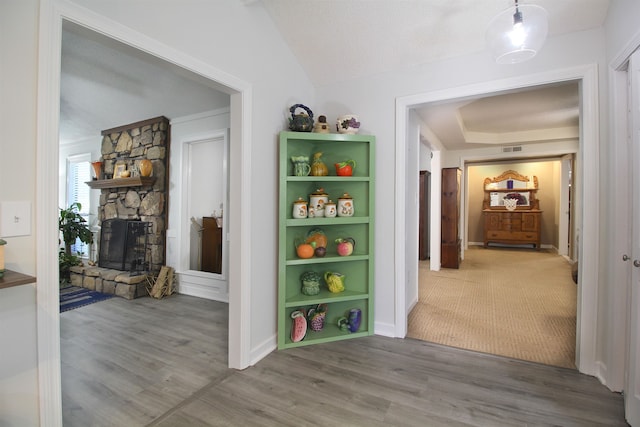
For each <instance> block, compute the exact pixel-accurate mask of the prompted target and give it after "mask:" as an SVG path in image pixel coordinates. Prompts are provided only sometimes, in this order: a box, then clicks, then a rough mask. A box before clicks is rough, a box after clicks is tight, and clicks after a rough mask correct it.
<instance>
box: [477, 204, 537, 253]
mask: <svg viewBox="0 0 640 427" xmlns="http://www.w3.org/2000/svg"><path fill="white" fill-rule="evenodd" d="M482 212H483V215H484V247H485V248H486V247H487V246H488V245H489V243H502V244H510V245H526V244H532V245H533V247H534V248H536V249H540V232H541V230H540V218H541V216H542V211H541V210H517V211H507V210H501V211H500V210H492V209H484V210H483V211H482Z"/></svg>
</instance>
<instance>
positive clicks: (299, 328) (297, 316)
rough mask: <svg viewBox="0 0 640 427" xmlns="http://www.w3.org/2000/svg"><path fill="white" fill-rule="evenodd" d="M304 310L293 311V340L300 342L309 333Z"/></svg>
mask: <svg viewBox="0 0 640 427" xmlns="http://www.w3.org/2000/svg"><path fill="white" fill-rule="evenodd" d="M306 317H307V316H306V313H305V312H304V310H295V311H294V312H292V313H291V341H293V342H300V341H302V340H303V339H304V337H305V335H306V334H307V319H306Z"/></svg>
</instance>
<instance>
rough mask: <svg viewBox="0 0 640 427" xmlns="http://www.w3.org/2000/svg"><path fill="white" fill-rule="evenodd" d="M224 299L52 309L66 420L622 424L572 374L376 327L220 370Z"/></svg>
mask: <svg viewBox="0 0 640 427" xmlns="http://www.w3.org/2000/svg"><path fill="white" fill-rule="evenodd" d="M227 317H228V313H227V305H226V304H223V303H218V302H214V301H207V300H202V299H198V298H194V297H188V296H183V295H173V296H171V297H168V298H165V299H163V300H159V301H158V300H153V299H151V298H142V299H137V300H134V301H126V300H123V299H120V298H113V299H111V300H108V301H104V302H100V303H98V304H94V305H90V306H87V307H82V308H80V309H76V310H72V311H69V312H66V313H62V314H61V347H62V351H61V355H62V361H63V365H62V384H63V387H62V389H63V417H64V425H65V427H74V426H82V427H87V426H126V427H135V426H162V427H170V426H175V427H179V426H194V427H199V426H202V427H205V426H338V425H339V426H525V425H527V426H528V425H556V426H625V425H627V424H626V423H625V421H624V413H623V402H622V397H621V396H620V395H619V394H618V393H612V392H610V391H609V390H608V389H607V388H606V387H604V386H603V385H601V384H600V383H599V382H598V380H596V379H595V378H593V377H589V376H585V375H581V374H579V373H577V372H576V371H574V370H570V369H564V368H555V367H550V366H545V365H540V364H536V363H531V362H525V361H518V360H512V359H507V358H502V357H499V356H492V355H488V354H482V353H475V352H471V351H467V350H460V349H454V348H449V347H444V346H440V345H437V344H431V343H427V342H422V341H417V340H413V339H405V340H400V339H393V338H385V337H380V336H373V337H367V338H360V339H355V340H349V341H342V342H338V343H330V344H323V345H316V346H309V347H300V348H295V349H290V350H286V351H279V352H274V353H272V354H270V355H269V356H267V357H266V358H265V359H263V360H261V361H260V362H259V363H258V364H256V365H255V366H253V367H250V368H248V369H245V370H243V371H235V370H229V369H227V323H226V322H227Z"/></svg>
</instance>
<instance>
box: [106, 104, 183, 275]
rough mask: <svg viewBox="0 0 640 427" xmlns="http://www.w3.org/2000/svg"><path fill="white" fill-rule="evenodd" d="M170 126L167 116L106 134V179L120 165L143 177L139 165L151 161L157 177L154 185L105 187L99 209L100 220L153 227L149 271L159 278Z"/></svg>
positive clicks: (164, 229) (164, 243)
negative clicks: (136, 222) (136, 221)
mask: <svg viewBox="0 0 640 427" xmlns="http://www.w3.org/2000/svg"><path fill="white" fill-rule="evenodd" d="M170 135H171V133H170V125H169V120H168V119H167V118H166V117H156V118H154V119H149V120H145V121H141V122H136V123H132V124H129V125H126V126H120V127H117V128H114V129H108V130H104V131H102V149H101V152H102V161H103V174H104V177H102V179H110V178H112V177H113V171H114V169H115V166H116V164H118V165H119V164H124V165H126V168H127V170H129V171H131V176H132V177H135V176H138V175H139V172H138V164H139V163H140V161H141V160H143V159H149V160H151V163H152V164H153V173H152V175H151V176H153V177H155V182H154V183H153V185H150V186H149V185H147V186H139V187H135V186H134V187H117V188H103V189H102V190H101V195H100V206H99V207H98V219H99V221H100V222H101V223H102V221H104V220H106V219H112V218H121V219H140V220H142V221H148V222H150V223H151V224H152V226H151V235H150V236H149V238H148V248H147V250H148V253H147V260H148V261H149V262H150V266H149V271H150V272H151V273H152V274H154V275H157V273H158V272H159V271H160V268H161V267H162V266H163V265H164V263H165V253H166V250H165V245H166V229H167V215H168V206H167V205H168V200H167V193H166V191H167V188H168V183H167V182H168V176H169V175H168V174H169V165H168V161H169V147H170Z"/></svg>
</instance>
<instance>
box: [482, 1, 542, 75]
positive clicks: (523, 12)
mask: <svg viewBox="0 0 640 427" xmlns="http://www.w3.org/2000/svg"><path fill="white" fill-rule="evenodd" d="M547 21H548V15H547V11H546V10H544V9H543V8H542V7H540V6H537V5H533V4H520V5H519V4H518V0H515V4H514V6H512V7H510V8H508V9H506V10H504V11H502V12H500V13H499V14H498V15H496V17H494V18H493V19H492V20H491V22H490V23H489V27H488V28H487V32H486V34H485V38H486V41H487V45H488V46H489V49H490V50H491V52H493V56H494V58H495V60H496V62H497V63H498V64H515V63H518V62H523V61H526V60H528V59H531V58H533V57H534V56H535V55H536V54H537V53H538V51H539V50H540V49H541V48H542V45H543V44H544V41H545V39H546V38H547V31H548V28H549V27H548V22H547Z"/></svg>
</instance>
